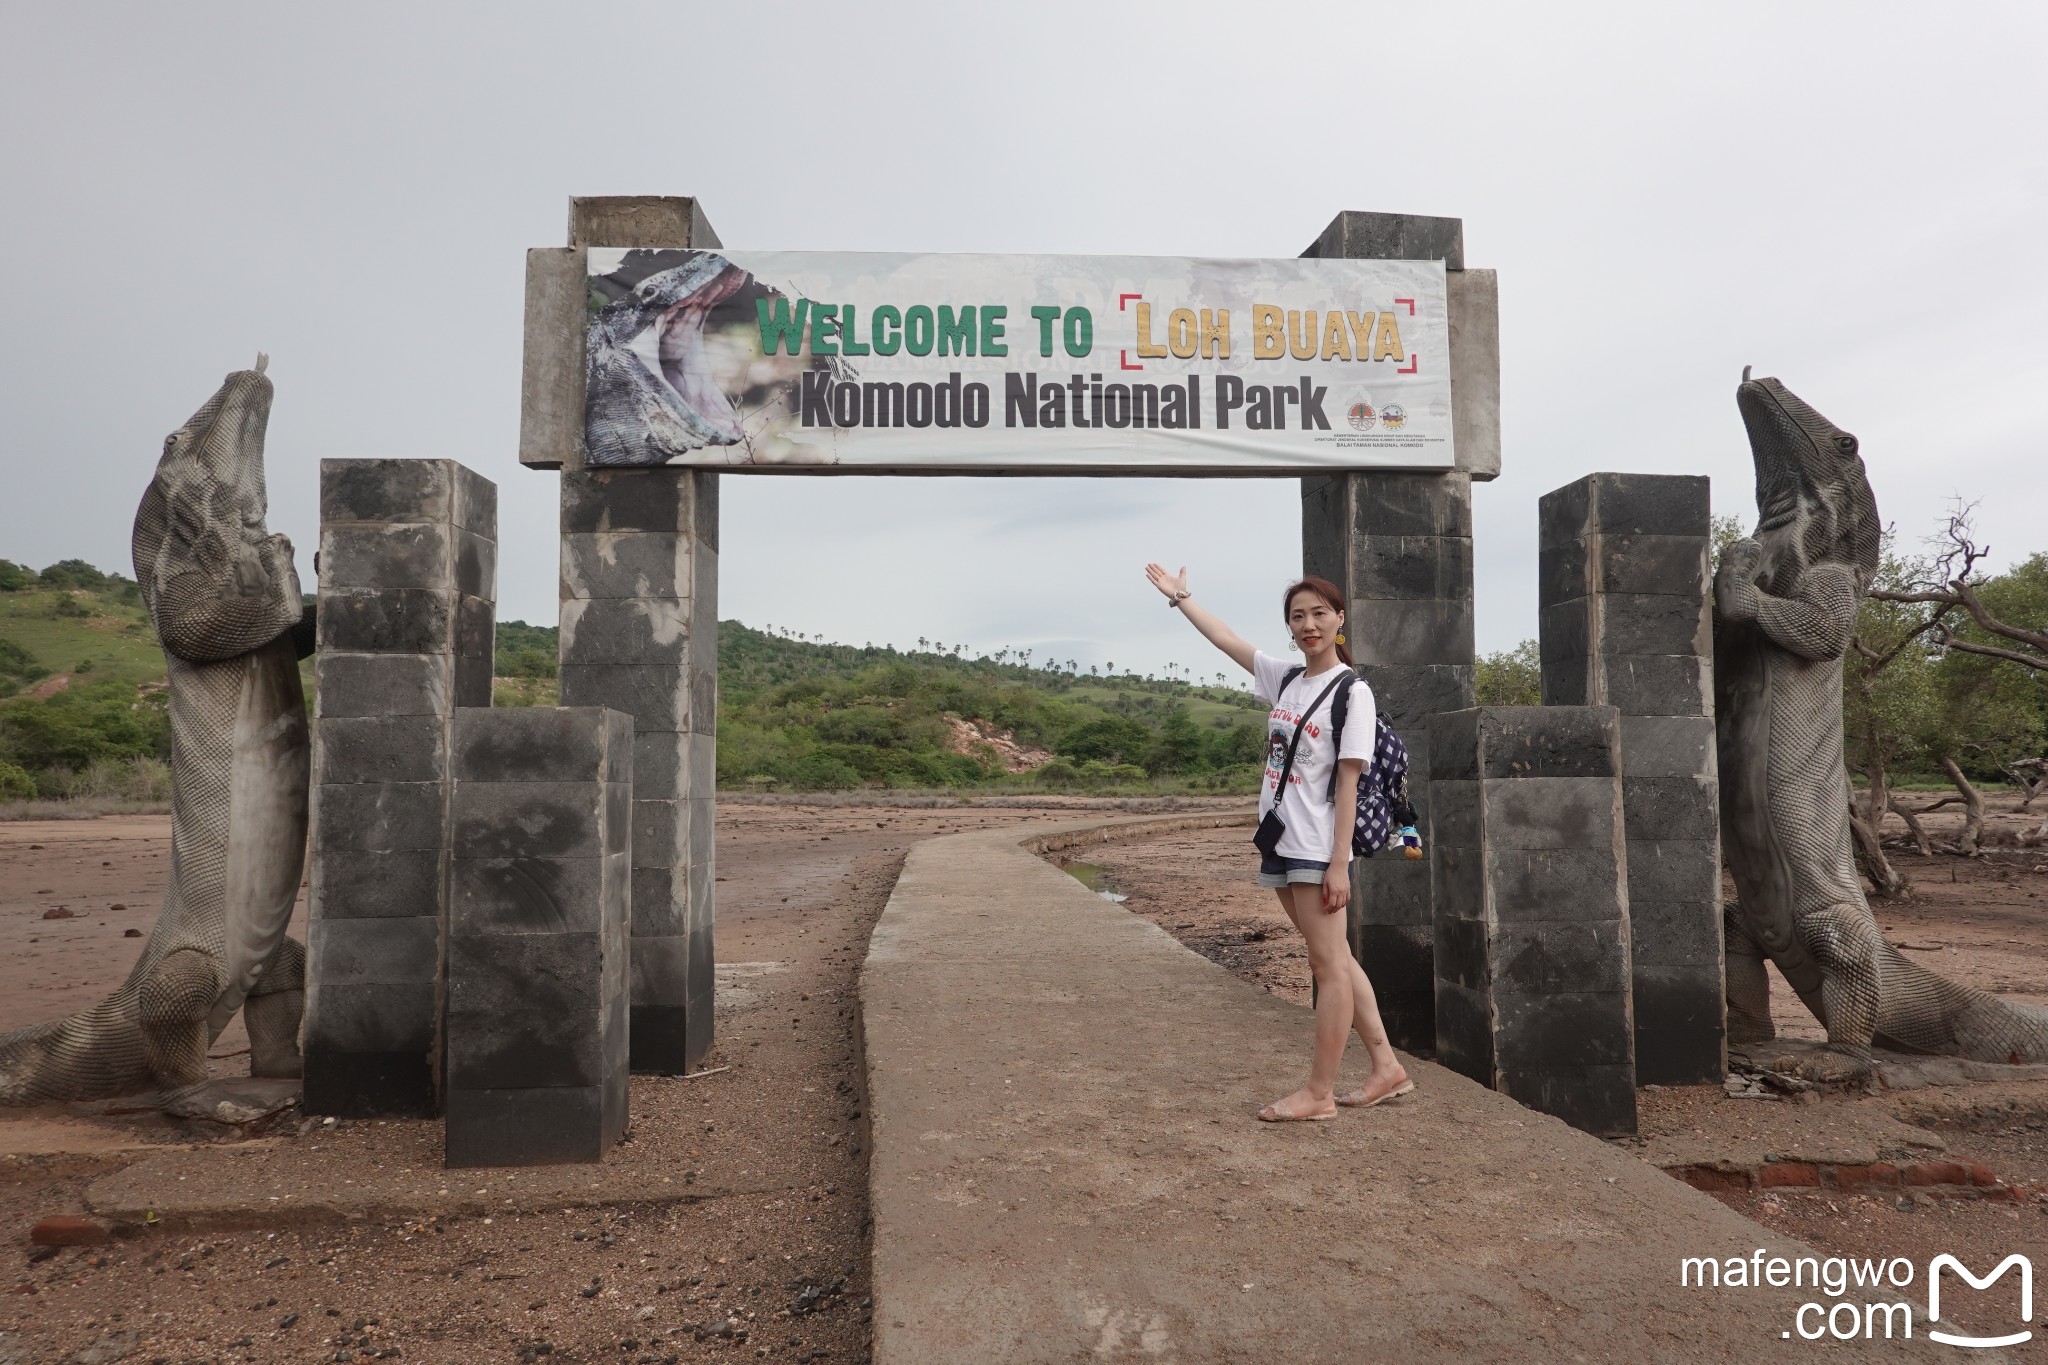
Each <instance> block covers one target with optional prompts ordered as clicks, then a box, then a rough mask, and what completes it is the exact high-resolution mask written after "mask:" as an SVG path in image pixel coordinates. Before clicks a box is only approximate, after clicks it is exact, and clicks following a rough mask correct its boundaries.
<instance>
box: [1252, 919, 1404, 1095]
mask: <svg viewBox="0 0 2048 1365" xmlns="http://www.w3.org/2000/svg"><path fill="white" fill-rule="evenodd" d="M1280 901H1281V905H1282V906H1283V908H1285V909H1286V911H1287V918H1288V919H1290V920H1292V921H1293V922H1294V927H1295V928H1296V929H1299V930H1300V931H1301V937H1302V940H1303V941H1304V942H1305V943H1307V944H1308V965H1309V970H1311V971H1312V972H1314V973H1315V979H1316V1045H1315V1053H1314V1056H1313V1058H1312V1060H1311V1061H1310V1063H1309V1073H1308V1082H1307V1083H1306V1084H1305V1085H1303V1086H1302V1087H1301V1088H1300V1089H1299V1090H1297V1091H1295V1092H1294V1093H1293V1094H1291V1095H1289V1096H1288V1097H1287V1098H1286V1099H1283V1100H1281V1101H1279V1102H1278V1103H1277V1104H1274V1105H1271V1106H1269V1108H1271V1109H1273V1110H1276V1111H1278V1112H1280V1113H1283V1114H1291V1115H1297V1116H1298V1115H1302V1114H1323V1113H1329V1112H1330V1111H1332V1110H1333V1109H1335V1108H1336V1106H1337V1096H1336V1090H1337V1066H1338V1064H1339V1063H1340V1062H1342V1061H1343V1060H1344V1043H1345V1040H1346V1039H1347V1038H1348V1037H1349V1036H1350V1033H1351V1029H1352V1023H1353V1015H1354V1006H1353V999H1352V997H1353V995H1354V991H1353V987H1352V974H1351V971H1350V969H1349V968H1350V967H1351V966H1355V965H1356V964H1354V963H1352V959H1351V949H1350V947H1349V945H1348V944H1346V943H1345V941H1344V916H1343V914H1342V913H1341V912H1339V913H1337V914H1329V913H1327V912H1326V911H1324V909H1323V888H1322V887H1321V886H1320V885H1316V884H1312V883H1305V882H1296V883H1294V884H1292V885H1290V886H1288V887H1286V888H1285V889H1283V890H1282V891H1281V892H1280ZM1374 1018H1375V1020H1377V1018H1378V1013H1377V1011H1375V1013H1374ZM1380 1032H1381V1046H1383V1047H1384V1046H1385V1042H1386V1040H1385V1030H1381V1031H1380ZM1397 1065H1398V1063H1397Z"/></svg>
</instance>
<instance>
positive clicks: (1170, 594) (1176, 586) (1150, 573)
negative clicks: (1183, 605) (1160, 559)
mask: <svg viewBox="0 0 2048 1365" xmlns="http://www.w3.org/2000/svg"><path fill="white" fill-rule="evenodd" d="M1145 577H1146V578H1148V579H1150V580H1151V583H1152V586H1153V587H1155V588H1157V589H1159V591H1160V593H1161V594H1162V595H1163V596H1164V597H1166V599H1167V600H1168V601H1171V600H1173V598H1175V597H1177V596H1179V595H1180V594H1181V593H1184V592H1186V591H1187V590H1188V566H1187V565H1185V564H1183V565H1181V566H1180V572H1179V573H1178V574H1170V573H1168V572H1167V571H1166V570H1165V568H1164V567H1162V566H1161V565H1158V564H1147V565H1146V566H1145Z"/></svg>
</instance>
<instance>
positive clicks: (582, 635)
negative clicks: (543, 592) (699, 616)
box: [561, 597, 691, 673]
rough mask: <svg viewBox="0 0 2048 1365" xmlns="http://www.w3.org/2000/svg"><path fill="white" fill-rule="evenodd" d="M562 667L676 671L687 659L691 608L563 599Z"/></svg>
mask: <svg viewBox="0 0 2048 1365" xmlns="http://www.w3.org/2000/svg"><path fill="white" fill-rule="evenodd" d="M561 631H562V636H561V639H562V645H561V649H562V663H563V665H564V666H565V667H568V668H587V667H590V666H592V665H599V666H602V665H614V666H616V665H653V664H659V665H663V666H667V667H670V668H671V669H673V670H674V671H675V672H677V673H680V672H681V670H682V669H683V667H684V666H685V664H686V662H687V660H688V656H689V645H690V631H691V616H690V604H689V603H688V602H686V601H675V600H673V599H665V598H638V597H635V598H625V597H600V598H578V597H571V598H567V599H565V600H564V601H563V602H562V607H561Z"/></svg>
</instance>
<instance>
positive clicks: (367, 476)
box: [320, 460, 455, 525]
mask: <svg viewBox="0 0 2048 1365" xmlns="http://www.w3.org/2000/svg"><path fill="white" fill-rule="evenodd" d="M454 468H455V466H454V465H453V462H452V461H448V460H322V461H321V462H320V520H321V523H322V524H323V525H324V524H326V523H329V522H337V521H413V522H421V521H435V522H446V521H449V520H451V517H452V513H453V511H454V497H453V494H454V477H453V472H452V471H453V469H454Z"/></svg>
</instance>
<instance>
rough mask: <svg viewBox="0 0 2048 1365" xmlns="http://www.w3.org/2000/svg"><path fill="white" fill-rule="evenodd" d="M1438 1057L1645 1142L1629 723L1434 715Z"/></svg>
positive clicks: (1483, 713)
mask: <svg viewBox="0 0 2048 1365" xmlns="http://www.w3.org/2000/svg"><path fill="white" fill-rule="evenodd" d="M1429 732H1430V753H1431V756H1432V759H1433V760H1434V762H1435V764H1436V769H1435V777H1434V779H1433V780H1432V782H1431V796H1432V799H1433V800H1434V802H1435V810H1434V813H1433V816H1432V819H1431V826H1430V827H1431V834H1432V838H1433V840H1434V842H1435V846H1436V865H1437V874H1436V876H1437V881H1436V916H1437V918H1436V974H1437V982H1436V1010H1437V1022H1436V1038H1437V1059H1438V1060H1439V1061H1441V1062H1442V1063H1443V1064H1444V1065H1446V1066H1448V1067H1451V1068H1452V1069H1453V1070H1456V1071H1461V1072H1463V1073H1464V1074H1466V1075H1468V1076H1470V1077H1472V1078H1473V1079H1474V1080H1477V1081H1480V1082H1483V1083H1484V1084H1486V1085H1490V1086H1492V1087H1493V1088H1494V1089H1496V1090H1498V1091H1500V1092H1501V1093H1502V1094H1505V1095H1509V1096H1512V1097H1513V1098H1514V1099H1517V1100H1519V1101H1521V1102H1522V1103H1523V1104H1526V1105H1528V1106H1529V1107H1530V1108H1532V1109H1540V1110H1542V1111H1543V1112H1544V1113H1547V1114H1555V1115H1557V1116H1558V1117H1559V1118H1561V1119H1564V1120H1565V1121H1566V1122H1568V1123H1570V1124H1572V1125H1573V1126H1575V1127H1578V1128H1583V1129H1586V1130H1587V1131H1588V1132H1593V1133H1602V1134H1615V1133H1633V1132H1634V1131H1635V1130H1636V1091H1635V1030H1634V1024H1633V1019H1632V1012H1631V1008H1630V993H1629V919H1628V870H1627V865H1626V862H1625V859H1624V854H1623V838H1622V806H1621V781H1620V774H1621V766H1620V765H1621V731H1620V720H1619V717H1618V716H1617V715H1616V713H1615V711H1614V708H1613V707H1610V706H1480V707H1474V708H1473V709H1471V710H1468V711H1456V712H1450V713H1447V714H1438V715H1435V716H1432V717H1430V721H1429Z"/></svg>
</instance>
